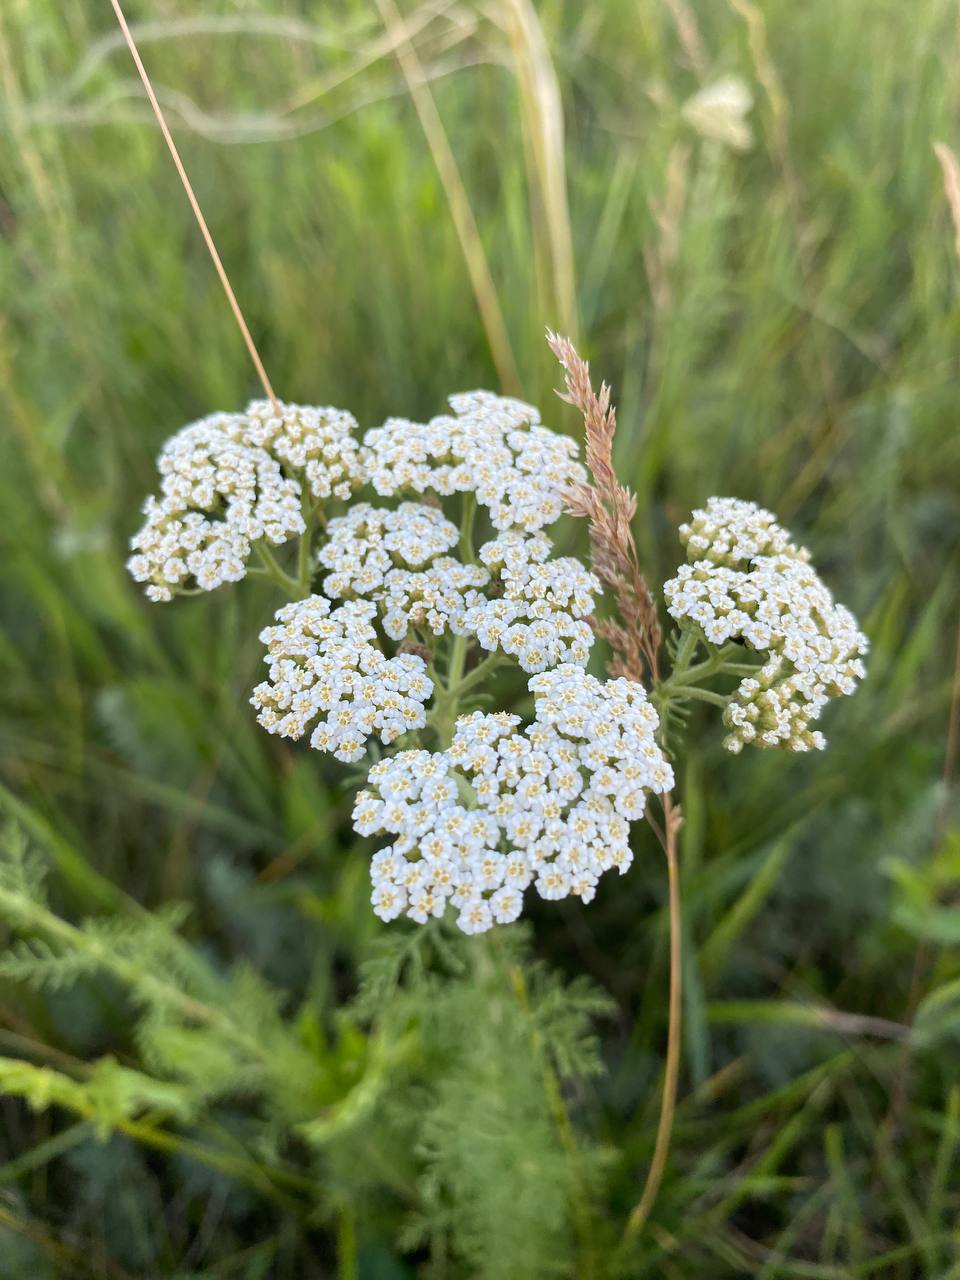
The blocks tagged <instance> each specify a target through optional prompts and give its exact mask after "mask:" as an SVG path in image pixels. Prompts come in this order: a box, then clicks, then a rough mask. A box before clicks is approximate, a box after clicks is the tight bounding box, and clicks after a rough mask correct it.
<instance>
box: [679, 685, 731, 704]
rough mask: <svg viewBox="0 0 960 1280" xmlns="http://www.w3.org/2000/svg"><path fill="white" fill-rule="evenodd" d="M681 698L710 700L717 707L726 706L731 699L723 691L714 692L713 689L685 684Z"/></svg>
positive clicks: (701, 700)
mask: <svg viewBox="0 0 960 1280" xmlns="http://www.w3.org/2000/svg"><path fill="white" fill-rule="evenodd" d="M678 696H679V697H681V698H695V699H696V700H697V701H698V702H710V703H712V704H713V706H715V707H725V706H726V705H727V703H728V702H729V701H730V699H729V698H725V697H724V695H723V694H722V693H714V692H713V690H712V689H701V688H699V687H698V686H697V685H684V686H683V692H682V693H681V694H679V695H678Z"/></svg>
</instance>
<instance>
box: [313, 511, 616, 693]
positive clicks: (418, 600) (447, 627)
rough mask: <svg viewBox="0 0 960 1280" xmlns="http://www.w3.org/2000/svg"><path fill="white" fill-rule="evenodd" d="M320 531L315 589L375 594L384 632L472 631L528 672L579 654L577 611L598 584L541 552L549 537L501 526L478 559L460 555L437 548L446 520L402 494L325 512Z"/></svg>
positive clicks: (444, 538) (583, 640)
mask: <svg viewBox="0 0 960 1280" xmlns="http://www.w3.org/2000/svg"><path fill="white" fill-rule="evenodd" d="M329 535H330V537H329V541H328V542H327V543H326V544H325V545H324V546H323V547H322V548H321V550H320V553H319V560H320V563H321V564H322V565H323V566H324V567H325V568H327V569H331V570H332V571H333V572H331V573H330V574H329V575H328V576H327V577H326V578H325V579H324V582H323V589H324V591H326V592H327V593H328V594H329V595H331V596H336V597H345V596H347V597H349V596H365V597H367V598H369V599H371V600H375V601H376V602H377V603H378V604H379V605H380V606H381V610H382V622H383V629H384V631H385V632H386V634H387V635H388V636H389V637H390V638H391V639H392V640H403V639H404V638H405V636H406V635H407V634H408V632H409V630H410V628H411V627H421V628H426V629H427V630H429V631H430V632H432V633H433V634H434V635H437V636H440V635H443V634H445V633H446V632H447V631H450V632H452V633H453V634H454V635H459V636H474V637H475V638H476V639H477V640H478V642H479V644H480V645H481V647H482V648H484V649H487V650H491V651H492V650H494V649H500V650H502V651H503V652H504V653H508V654H511V655H513V656H514V657H515V658H516V659H517V661H518V662H519V664H520V666H521V667H522V668H523V669H524V671H527V672H531V673H533V672H537V671H545V670H546V669H547V668H549V667H555V666H557V665H558V664H559V663H562V662H578V663H580V664H581V665H583V664H585V663H586V661H587V658H588V656H589V653H590V647H591V645H592V643H593V632H592V631H591V629H590V625H589V623H587V622H586V621H584V619H585V618H586V616H587V615H588V614H589V613H590V611H591V610H592V609H593V603H594V594H595V593H597V592H599V591H600V583H599V581H598V580H597V578H596V577H595V576H594V575H593V574H592V573H589V572H588V571H587V570H586V569H584V567H583V566H582V565H581V564H580V562H579V561H578V560H574V559H572V558H570V557H563V558H560V559H557V560H548V559H547V557H548V556H549V554H550V551H551V548H552V543H551V542H550V539H549V538H548V537H547V536H546V535H545V534H543V533H537V534H532V535H531V534H526V533H523V532H522V531H521V530H519V529H509V530H506V531H505V532H502V533H501V534H500V535H499V536H498V537H497V538H495V539H494V540H493V541H491V542H487V543H485V544H484V545H483V546H482V547H481V548H480V552H479V559H480V561H481V563H480V564H463V563H461V562H460V561H459V560H455V559H454V558H453V557H451V556H445V555H442V554H441V553H442V552H444V551H447V550H449V549H450V548H451V547H453V546H454V544H455V543H456V542H457V540H458V536H459V535H458V532H457V530H456V528H455V527H454V526H453V525H452V524H451V523H450V521H448V520H447V519H446V518H445V517H444V516H443V515H442V514H441V513H440V512H439V511H437V510H436V509H435V508H433V507H428V506H424V505H421V504H419V503H415V502H405V503H403V504H402V505H401V506H400V507H398V508H397V510H396V511H390V510H384V509H381V508H378V507H373V506H371V505H370V504H369V503H361V504H359V505H358V506H356V507H354V508H353V509H352V510H351V511H350V512H349V513H348V514H347V515H346V516H343V517H341V518H339V519H336V520H333V521H331V522H330V528H329ZM435 557H439V558H435ZM431 561H432V563H431ZM404 564H406V565H413V566H417V565H423V566H426V567H424V568H406V567H401V566H403V565H404Z"/></svg>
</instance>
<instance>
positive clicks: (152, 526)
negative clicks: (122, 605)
mask: <svg viewBox="0 0 960 1280" xmlns="http://www.w3.org/2000/svg"><path fill="white" fill-rule="evenodd" d="M280 410H281V414H280V415H278V414H277V412H276V410H275V409H274V407H273V405H272V404H271V403H270V401H268V400H255V401H253V402H252V403H251V404H250V405H249V406H248V407H247V410H246V412H244V413H214V414H211V415H210V416H209V417H207V418H202V419H201V420H200V421H199V422H194V423H191V424H190V426H187V427H184V428H183V429H182V430H180V431H178V432H176V434H175V435H173V436H171V437H170V439H169V440H168V441H167V442H166V444H165V445H164V447H163V449H162V450H161V453H160V457H159V458H158V460H157V467H158V470H159V472H160V475H161V481H160V496H159V497H150V498H148V499H147V502H146V505H145V506H144V509H143V510H144V515H145V516H146V521H145V523H144V525H143V526H142V528H141V529H140V530H139V531H138V532H137V533H136V534H135V535H134V536H133V538H132V540H131V548H132V550H133V552H134V554H133V555H132V556H131V557H130V559H129V561H128V562H127V568H128V569H129V571H130V573H131V574H132V576H133V577H134V579H135V580H136V581H137V582H144V583H146V584H147V587H146V594H147V595H148V596H149V598H150V599H151V600H156V601H167V600H171V599H173V596H174V595H175V593H176V592H177V591H178V590H184V589H187V590H191V589H199V590H201V591H212V590H213V589H214V588H215V587H218V586H220V585H221V583H224V582H237V581H239V580H240V579H241V578H242V577H243V576H244V575H245V573H246V562H247V560H248V558H249V556H250V551H251V547H252V545H253V543H255V542H258V541H260V540H261V539H266V541H267V542H270V543H273V544H274V545H275V546H276V545H279V544H280V543H283V542H287V541H288V540H289V539H290V538H294V537H297V536H298V535H299V534H301V533H303V532H304V530H305V528H306V524H305V522H304V518H303V513H302V506H303V496H304V488H303V487H302V484H303V485H305V486H306V491H307V492H309V493H310V494H311V495H312V496H313V497H314V498H317V499H322V498H328V497H330V496H331V495H332V496H335V497H338V498H348V497H349V496H350V494H351V493H352V492H353V490H354V488H355V487H356V486H357V485H358V484H360V483H362V479H363V475H362V471H361V468H360V464H359V461H358V459H359V446H358V444H357V441H356V439H355V438H354V435H353V432H354V430H355V429H356V425H357V424H356V422H355V421H354V419H353V418H352V417H351V416H350V414H348V413H343V412H342V411H341V410H339V409H330V408H327V409H319V408H314V407H311V406H305V405H281V406H280ZM301 476H302V481H301Z"/></svg>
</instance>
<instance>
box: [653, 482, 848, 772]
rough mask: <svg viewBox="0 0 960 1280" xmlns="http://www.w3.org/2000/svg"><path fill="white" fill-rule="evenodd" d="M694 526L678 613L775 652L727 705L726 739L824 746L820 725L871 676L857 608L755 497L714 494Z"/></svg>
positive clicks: (733, 744) (736, 744)
mask: <svg viewBox="0 0 960 1280" xmlns="http://www.w3.org/2000/svg"><path fill="white" fill-rule="evenodd" d="M684 530H686V531H687V532H686V533H684V532H683V531H681V536H682V537H683V538H684V541H685V542H686V544H687V554H688V555H689V556H691V558H693V559H694V563H693V564H686V565H681V567H680V568H679V570H678V571H677V576H676V577H675V578H673V579H671V580H670V581H669V582H667V583H665V584H664V596H665V598H666V601H667V608H668V611H669V613H670V614H671V616H672V617H674V618H676V619H677V621H678V622H681V623H683V622H690V623H694V624H695V625H696V626H698V627H699V628H700V630H701V631H702V632H703V634H704V636H705V637H706V639H707V640H708V641H709V642H710V644H713V645H724V644H726V643H728V642H729V641H731V640H742V641H743V642H744V643H745V644H746V645H748V646H749V647H750V649H752V650H754V651H756V652H757V653H762V654H766V655H767V659H766V661H765V662H764V664H763V665H762V666H761V667H759V668H758V670H757V672H756V674H755V676H748V677H746V678H745V679H743V680H742V681H741V682H740V685H739V687H738V688H737V690H736V692H735V693H734V695H733V697H732V698H731V701H730V702H729V703H728V704H727V706H726V708H725V709H724V723H725V724H726V725H727V727H728V729H730V733H729V735H728V737H727V738H726V739H725V741H724V745H725V746H726V748H727V749H728V750H729V751H733V752H738V751H740V750H742V748H743V747H744V746H745V745H747V744H752V745H755V746H758V747H789V748H790V749H792V750H794V751H809V750H811V749H822V748H823V747H824V746H825V739H824V737H823V734H822V733H820V732H818V731H816V730H814V729H812V728H811V725H812V724H813V723H814V722H815V721H816V720H817V719H818V717H819V715H820V712H821V711H822V710H823V707H824V706H825V705H826V703H827V701H828V699H830V698H836V697H840V696H841V695H843V694H849V693H853V691H854V689H855V688H856V684H857V681H858V680H859V679H862V678H863V676H864V674H865V671H864V666H863V662H862V661H861V658H862V656H863V655H864V654H866V652H867V647H868V645H867V639H866V637H865V636H864V635H863V634H862V633H861V632H860V631H859V630H858V629H857V623H856V619H855V618H854V616H853V614H852V613H851V612H850V610H849V609H846V608H844V606H843V605H838V604H836V603H835V602H834V599H833V596H832V595H831V594H830V591H829V590H828V588H827V587H826V586H825V585H824V583H823V582H822V581H821V580H820V578H819V576H818V575H817V573H816V571H815V570H814V569H813V567H812V566H811V565H810V564H808V563H807V561H808V559H809V553H808V552H807V551H806V550H805V549H804V548H802V547H795V546H794V545H793V544H792V543H791V542H790V539H789V534H787V533H786V531H785V530H783V529H781V528H780V526H779V525H777V523H776V521H775V520H774V519H773V517H772V516H771V515H770V513H769V512H767V511H763V510H762V509H761V508H759V507H757V506H756V505H755V504H754V503H747V502H738V501H737V500H736V499H734V498H724V499H720V498H711V499H710V501H709V503H708V504H707V510H706V511H705V512H704V511H697V512H694V518H693V521H692V523H691V525H687V526H684Z"/></svg>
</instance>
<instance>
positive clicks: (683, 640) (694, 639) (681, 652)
mask: <svg viewBox="0 0 960 1280" xmlns="http://www.w3.org/2000/svg"><path fill="white" fill-rule="evenodd" d="M699 643H700V634H699V632H697V631H694V630H693V628H691V629H690V630H689V631H684V632H683V634H682V635H681V637H680V644H679V646H678V648H677V657H676V661H675V662H674V664H673V672H672V673H671V675H670V678H669V680H667V681H664V682H663V683H665V684H669V683H670V681H671V680H673V679H674V678H675V677H676V676H677V675H679V674H680V673H681V672H683V671H686V669H687V667H688V666H689V665H690V659H691V658H692V657H693V655H694V653H696V650H697V646H698V645H699Z"/></svg>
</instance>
